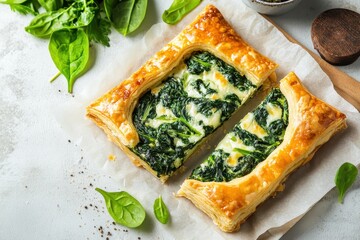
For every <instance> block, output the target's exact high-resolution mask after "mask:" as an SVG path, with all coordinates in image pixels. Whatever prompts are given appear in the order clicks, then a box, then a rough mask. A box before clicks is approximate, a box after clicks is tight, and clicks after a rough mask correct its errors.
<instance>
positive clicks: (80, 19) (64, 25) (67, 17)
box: [25, 0, 98, 38]
mask: <svg viewBox="0 0 360 240" xmlns="http://www.w3.org/2000/svg"><path fill="white" fill-rule="evenodd" d="M97 10H98V6H97V4H96V3H95V2H94V1H93V0H90V1H86V0H76V1H75V2H74V3H73V4H71V5H70V6H69V7H68V8H61V9H59V10H57V11H52V12H44V13H41V14H39V15H37V16H36V17H35V18H34V19H33V20H32V21H31V23H30V24H29V26H27V27H26V28H25V30H26V31H27V32H28V33H30V34H32V35H34V36H36V37H41V38H47V37H49V36H50V35H51V34H52V33H53V32H55V31H57V30H61V29H72V28H79V27H85V26H87V25H89V24H90V23H91V21H92V20H93V18H94V16H95V13H96V11H97Z"/></svg>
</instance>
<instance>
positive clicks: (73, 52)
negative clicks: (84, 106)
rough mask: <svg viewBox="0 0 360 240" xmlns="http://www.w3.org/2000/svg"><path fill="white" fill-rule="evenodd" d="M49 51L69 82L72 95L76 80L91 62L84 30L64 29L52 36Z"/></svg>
mask: <svg viewBox="0 0 360 240" xmlns="http://www.w3.org/2000/svg"><path fill="white" fill-rule="evenodd" d="M49 51H50V55H51V58H52V60H53V62H54V63H55V65H56V67H57V68H58V69H59V71H60V72H61V73H62V74H63V75H64V76H65V77H66V79H67V81H68V92H69V93H71V92H72V89H73V85H74V83H75V80H76V79H77V78H78V77H79V76H80V74H81V73H83V71H84V70H85V68H86V64H87V62H88V60H89V38H88V36H87V35H86V33H85V32H84V30H82V29H75V30H69V29H64V30H60V31H56V32H54V33H53V34H52V35H51V38H50V43H49Z"/></svg>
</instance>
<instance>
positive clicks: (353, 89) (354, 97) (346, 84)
mask: <svg viewBox="0 0 360 240" xmlns="http://www.w3.org/2000/svg"><path fill="white" fill-rule="evenodd" d="M263 17H264V18H265V19H266V20H268V21H269V22H270V23H271V24H273V25H274V26H275V27H276V28H277V29H278V30H279V31H280V32H282V33H283V34H284V36H285V37H286V38H287V39H288V40H289V41H290V42H292V43H295V44H298V45H299V46H301V47H302V48H303V49H305V50H306V51H307V52H308V53H309V54H310V55H311V56H312V57H313V58H314V59H315V61H317V62H318V63H319V65H320V67H321V68H322V70H323V71H324V72H325V73H326V74H327V75H328V76H329V78H330V80H331V81H332V83H333V84H334V86H335V90H336V91H337V92H338V93H339V95H340V96H342V97H343V98H344V99H345V100H346V101H348V102H349V103H351V104H352V105H353V106H354V107H355V108H356V109H357V110H358V111H360V82H358V81H356V80H355V79H354V78H352V77H350V76H349V75H347V74H346V73H344V72H343V71H341V70H340V69H338V68H336V67H334V66H332V65H330V64H329V63H327V62H326V61H324V60H323V59H322V58H321V57H320V56H318V55H317V54H316V53H314V52H312V51H310V50H309V49H307V48H306V47H305V46H303V45H302V44H301V43H299V42H298V41H297V40H295V39H294V38H293V37H292V36H290V34H288V33H287V32H285V30H283V29H282V28H280V27H279V26H277V25H276V24H275V23H274V22H273V21H272V20H271V19H270V18H269V17H267V16H265V15H263Z"/></svg>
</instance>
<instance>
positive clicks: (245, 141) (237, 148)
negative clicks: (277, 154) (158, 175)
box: [189, 88, 289, 182]
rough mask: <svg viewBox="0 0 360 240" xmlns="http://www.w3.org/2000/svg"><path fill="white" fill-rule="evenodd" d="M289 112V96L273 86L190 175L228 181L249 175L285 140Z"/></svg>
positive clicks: (207, 179)
mask: <svg viewBox="0 0 360 240" xmlns="http://www.w3.org/2000/svg"><path fill="white" fill-rule="evenodd" d="M288 115H289V110H288V104H287V101H286V98H285V96H284V95H283V94H282V93H281V91H280V90H279V89H278V88H276V89H273V91H272V92H271V93H270V94H269V95H268V96H267V97H266V99H265V100H264V101H263V102H262V103H261V104H260V105H259V106H258V107H257V108H256V109H255V110H254V111H252V112H251V113H249V114H248V115H246V116H245V117H244V118H243V119H242V120H241V121H240V122H239V123H238V124H237V125H235V127H234V129H233V130H232V131H231V132H229V133H228V134H227V135H226V136H225V138H224V139H223V140H222V141H221V142H220V143H219V145H218V146H217V148H216V149H215V151H214V152H213V153H212V154H211V155H210V156H209V157H208V158H207V159H206V160H205V161H204V162H203V163H202V164H201V165H200V166H198V167H197V168H195V169H194V170H193V172H192V173H191V175H190V177H189V178H190V179H195V180H199V181H202V182H210V181H215V182H228V181H231V180H233V179H235V178H238V177H242V176H245V175H247V174H248V173H250V172H251V171H252V170H253V169H254V168H255V167H256V166H257V165H258V164H259V163H260V162H262V161H264V160H265V159H266V158H267V157H268V156H269V155H270V153H271V152H273V151H274V150H275V148H276V147H277V146H279V145H280V144H281V142H282V141H283V139H284V134H285V130H286V127H287V125H288ZM254 129H256V130H254Z"/></svg>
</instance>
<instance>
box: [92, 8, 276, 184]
mask: <svg viewBox="0 0 360 240" xmlns="http://www.w3.org/2000/svg"><path fill="white" fill-rule="evenodd" d="M276 68H277V64H276V63H274V62H273V61H271V60H269V59H268V58H267V57H264V56H262V55H261V54H260V53H258V52H257V51H256V50H254V49H253V48H252V47H251V46H250V45H248V44H247V43H246V42H244V41H243V40H242V38H241V37H240V36H239V35H238V34H236V32H235V31H234V30H233V29H232V27H231V26H230V25H229V24H228V23H227V22H226V20H225V19H224V17H223V16H222V15H221V13H220V12H219V10H217V9H216V8H215V7H214V6H212V5H208V6H207V7H206V8H205V9H204V11H203V12H202V13H200V14H199V15H198V17H197V18H196V19H195V21H194V22H192V23H191V24H190V25H188V26H187V27H186V28H185V29H184V30H183V31H182V32H181V33H180V34H179V35H178V36H177V37H175V38H174V39H173V40H172V41H171V42H169V43H168V44H167V45H166V46H165V47H164V48H162V49H161V50H160V51H159V52H158V53H156V54H155V55H154V56H153V57H152V58H150V59H149V60H148V61H147V62H146V63H145V64H144V65H143V66H142V67H140V69H138V70H137V71H136V72H135V73H134V74H132V75H131V76H130V77H129V78H128V79H126V80H124V81H122V82H121V83H120V84H119V85H118V86H117V87H115V88H113V89H112V90H110V91H109V92H108V93H106V94H105V95H104V96H102V97H100V98H99V99H97V100H96V101H95V102H94V103H92V104H91V105H90V106H89V107H88V108H87V116H88V117H89V118H90V119H92V120H93V121H94V122H95V123H96V124H97V125H98V126H99V127H101V128H102V129H103V130H104V131H105V132H106V133H107V135H108V137H109V138H110V140H112V141H113V142H114V143H116V144H117V145H118V146H119V147H120V148H121V149H122V150H123V151H124V152H125V153H126V154H127V155H128V156H129V157H130V159H131V160H132V161H133V162H134V164H135V165H138V166H142V167H144V168H145V169H147V170H148V171H149V172H151V173H152V174H153V175H155V176H156V177H158V178H160V180H161V181H163V182H164V181H166V180H167V178H168V177H169V176H171V175H172V174H174V173H175V172H176V171H177V170H178V169H179V168H181V166H182V165H183V163H184V161H186V159H187V158H188V157H189V156H190V154H191V153H192V152H193V151H194V150H195V149H196V147H197V146H198V145H199V143H200V142H201V141H203V140H204V139H205V138H206V137H207V136H209V134H210V133H211V132H213V131H214V130H215V129H216V128H217V127H219V126H220V125H221V124H222V123H223V122H224V121H225V120H226V119H228V118H229V117H230V116H231V115H232V113H233V112H235V111H236V110H237V109H238V108H239V107H240V106H241V105H242V104H243V103H244V102H245V101H246V100H247V99H249V98H250V97H251V96H252V95H253V93H254V92H255V91H256V90H257V89H258V87H260V86H261V85H262V83H263V82H264V81H265V80H266V79H268V78H275V73H274V71H275V69H276Z"/></svg>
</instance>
